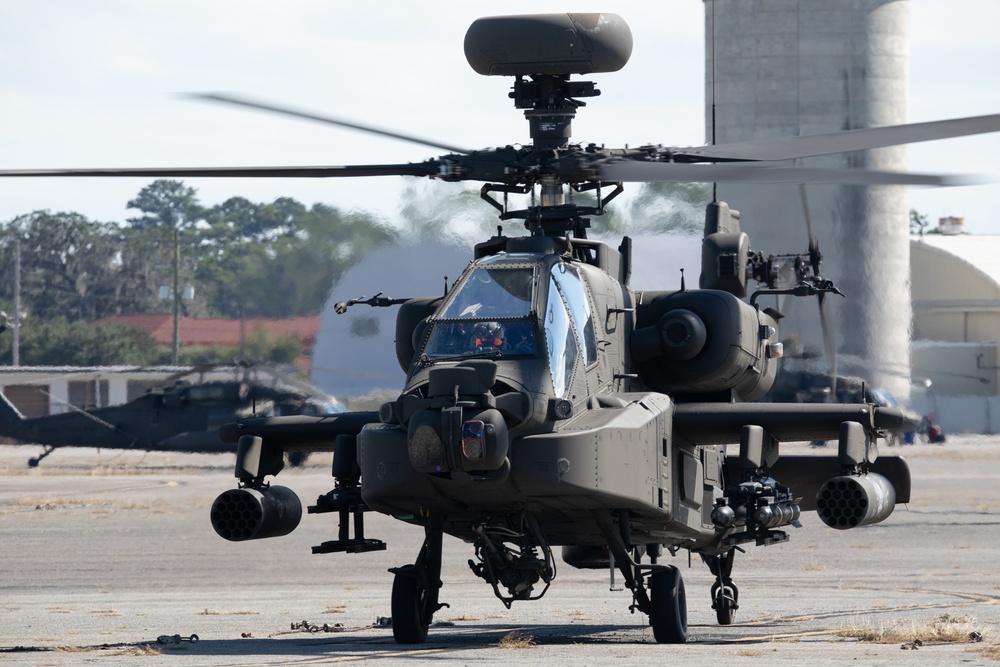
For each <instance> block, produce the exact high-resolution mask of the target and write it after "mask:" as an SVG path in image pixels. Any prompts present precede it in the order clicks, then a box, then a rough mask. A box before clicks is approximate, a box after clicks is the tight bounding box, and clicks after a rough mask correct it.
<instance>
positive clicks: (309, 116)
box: [186, 93, 472, 154]
mask: <svg viewBox="0 0 1000 667" xmlns="http://www.w3.org/2000/svg"><path fill="white" fill-rule="evenodd" d="M186 96H187V97H193V98H195V99H201V100H210V101H212V102H222V103H223V104H234V105H236V106H241V107H247V108H250V109H257V110H259V111H268V112H271V113H280V114H284V115H286V116H294V117H296V118H305V119H306V120H315V121H318V122H320V123H327V124H328V125H337V126H339V127H346V128H348V129H351V130H358V131H360V132H368V133H370V134H377V135H380V136H383V137H390V138H392V139H399V140H401V141H408V142H410V143H413V144H420V145H421V146H430V147H431V148H440V149H441V150H446V151H451V152H452V153H462V154H468V153H471V152H472V151H471V150H468V149H466V148H458V147H456V146H449V145H448V144H442V143H440V142H438V141H431V140H430V139H422V138H420V137H415V136H413V135H410V134H402V133H401V132H395V131H393V130H383V129H381V128H378V127H373V126H371V125H362V124H361V123H357V122H355V121H350V120H345V119H343V118H335V117H334V116H323V115H320V114H317V113H312V112H311V111H302V110H299V109H292V108H290V107H279V106H276V105H274V104H267V103H264V102H257V101H254V100H250V99H247V98H245V97H238V96H236V95H227V94H225V93H188V94H187V95H186Z"/></svg>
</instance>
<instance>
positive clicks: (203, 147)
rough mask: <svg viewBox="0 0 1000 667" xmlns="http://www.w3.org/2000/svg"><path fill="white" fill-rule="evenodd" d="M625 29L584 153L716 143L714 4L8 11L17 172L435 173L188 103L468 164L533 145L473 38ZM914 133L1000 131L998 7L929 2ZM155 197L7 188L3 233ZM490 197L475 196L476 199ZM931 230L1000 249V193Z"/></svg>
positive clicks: (941, 167)
mask: <svg viewBox="0 0 1000 667" xmlns="http://www.w3.org/2000/svg"><path fill="white" fill-rule="evenodd" d="M602 9H603V10H605V11H613V12H615V13H618V14H620V15H621V16H623V17H624V18H625V20H626V21H627V22H628V23H629V25H630V26H631V28H632V32H633V38H634V44H635V46H634V50H633V54H632V58H631V61H630V62H629V64H628V65H627V66H626V67H625V69H624V70H622V71H621V72H617V73H612V74H600V75H593V76H592V77H588V78H591V79H592V80H594V81H596V82H597V83H598V87H599V88H600V89H601V90H602V91H603V95H602V96H600V97H597V98H592V99H590V100H588V101H587V107H586V108H585V109H582V110H581V111H580V113H579V115H578V116H577V119H576V120H575V122H574V126H573V137H574V140H576V141H579V142H581V143H583V142H595V143H603V144H606V145H608V146H621V145H626V144H627V145H638V144H643V143H662V144H666V145H674V146H688V145H698V144H702V143H704V140H705V136H704V135H705V133H704V126H703V117H704V116H703V114H704V108H703V104H704V93H703V91H704V83H703V82H704V71H703V68H704V64H703V63H704V18H703V13H704V9H703V3H702V2H701V0H660V1H657V2H650V0H642V1H640V2H631V1H629V0H615V1H614V2H606V3H603V4H596V5H595V4H594V3H593V2H592V1H591V0H583V1H580V2H551V1H548V0H534V1H532V2H522V1H519V0H506V2H504V3H502V4H501V5H490V4H487V3H474V2H468V1H467V0H466V1H460V0H423V1H422V2H391V3H390V2H358V3H334V2H328V1H322V0H281V1H280V2H279V1H276V0H198V1H192V0H142V1H141V2H137V1H135V0H90V1H88V2H78V1H77V0H32V2H13V1H7V2H4V3H2V4H0V103H2V107H0V169H2V168H7V169H17V168H70V167H152V166H165V167H166V166H177V167H185V166H238V165H247V166H278V165H296V166H299V165H324V164H365V163H385V162H388V163H396V162H418V161H422V160H424V159H426V158H428V157H432V156H435V155H437V154H439V153H440V151H436V150H434V149H430V148H426V147H422V146H417V145H411V144H405V143H399V142H396V141H392V140H389V139H383V138H377V137H372V136H370V135H365V134H360V133H355V132H349V131H345V130H339V129H335V128H328V127H324V126H321V125H317V124H312V123H308V122H305V121H298V120H294V119H288V118H283V117H277V116H269V115H263V114H259V113H253V112H249V111H244V110H241V109H237V108H230V107H224V106H218V105H212V104H208V103H204V102H197V101H191V100H186V99H182V98H180V97H178V96H177V94H178V93H184V92H192V91H229V92H234V93H241V94H246V95H250V96H255V97H259V98H264V99H269V100H273V101H276V102H279V103H282V104H286V105H289V106H295V107H299V108H304V109H312V110H315V111H318V112H323V113H328V114H333V115H338V116H342V117H345V118H353V119H357V120H359V121H361V122H364V123H369V124H373V125H378V126H382V127H387V128H392V129H397V130H400V131H403V132H408V133H412V134H415V135H419V136H424V137H428V138H432V139H437V140H439V141H441V142H443V143H449V144H453V145H457V146H463V147H469V148H482V147H487V146H495V145H498V144H499V145H503V144H507V143H518V142H528V128H527V122H526V121H525V120H524V118H523V116H522V114H521V112H520V111H518V110H516V109H514V107H513V103H512V102H511V101H510V100H509V99H508V98H507V92H508V90H509V87H510V85H511V80H510V79H508V78H503V77H483V76H480V75H478V74H476V73H475V72H473V71H472V69H471V68H470V67H469V66H468V64H467V63H466V61H465V57H464V54H463V49H462V44H463V39H464V35H465V30H466V28H467V27H468V25H469V24H470V23H471V22H472V21H473V20H474V19H475V18H477V17H479V16H482V15H488V14H496V13H504V14H514V13H537V12H556V11H600V10H602ZM910 17H911V26H910V38H911V46H912V62H911V87H910V110H909V114H910V120H911V121H922V120H937V119H943V118H949V117H958V116H971V115H980V114H988V113H1000V81H998V75H997V73H996V69H995V63H996V62H998V60H1000V44H998V40H997V39H996V27H997V26H998V25H1000V2H998V1H997V0H912V2H911V3H910ZM998 156H1000V133H998V134H994V135H990V136H989V137H987V138H982V137H980V138H974V139H961V140H948V141H940V142H934V143H931V144H923V145H920V146H913V147H911V149H910V168H911V171H922V172H936V173H956V172H958V173H984V174H990V175H994V176H997V175H1000V166H997V165H996V160H997V158H998ZM150 180H151V179H119V180H110V179H92V178H88V179H23V180H22V179H16V180H14V179H11V180H4V181H2V182H0V223H2V222H6V221H9V220H10V219H12V218H13V217H15V216H17V215H20V214H24V213H28V212H31V211H33V210H37V209H49V210H51V211H76V212H79V213H82V214H84V215H86V216H88V217H90V218H92V219H96V220H105V221H123V220H124V219H125V218H126V217H128V216H129V215H134V214H135V211H132V212H129V211H127V210H126V202H127V201H128V200H129V199H130V198H132V197H134V196H135V194H136V193H137V192H138V191H139V190H140V189H141V188H142V187H144V186H145V185H146V184H148V183H149V182H150ZM186 182H187V183H188V184H189V185H191V186H193V187H195V188H197V190H198V193H199V197H200V199H201V201H202V203H203V204H206V205H211V204H217V203H220V202H222V201H223V200H225V199H227V198H228V197H230V196H235V195H239V196H243V197H246V198H248V199H250V200H252V201H255V202H265V201H271V200H273V199H274V198H275V197H278V196H291V197H294V198H296V199H299V200H300V201H302V202H303V203H306V204H312V203H313V202H317V201H319V202H324V203H327V204H331V205H334V206H339V207H341V208H365V209H371V210H375V211H377V212H381V213H383V214H384V215H387V216H392V215H393V213H394V211H395V210H396V201H397V197H398V193H399V191H400V189H401V187H402V184H403V183H406V182H409V183H417V184H419V186H420V187H422V188H425V187H436V188H455V187H459V186H456V185H453V184H426V185H425V184H423V182H418V181H417V180H416V179H403V178H401V177H386V178H369V179H325V180H311V181H305V180H281V181H275V180H257V179H254V180H250V179H247V180H242V181H233V180H214V181H213V180H208V179H203V180H196V179H187V181H186ZM475 187H478V186H475ZM910 203H911V206H912V207H914V208H917V209H918V210H919V211H921V212H922V213H925V214H927V215H928V216H929V217H930V218H931V219H932V220H936V219H937V218H938V217H940V216H945V215H958V216H964V217H965V218H966V228H967V231H969V232H972V233H978V234H986V233H991V234H1000V213H998V212H997V210H996V207H997V204H998V203H1000V185H988V186H975V187H963V188H953V189H946V190H937V191H930V190H926V189H919V190H918V189H911V196H910Z"/></svg>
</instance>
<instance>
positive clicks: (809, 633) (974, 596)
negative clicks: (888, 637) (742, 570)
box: [719, 588, 1000, 644]
mask: <svg viewBox="0 0 1000 667" xmlns="http://www.w3.org/2000/svg"><path fill="white" fill-rule="evenodd" d="M848 590H850V589H848ZM854 590H871V589H867V588H855V589H854ZM898 590H899V591H900V592H905V593H929V594H934V595H950V596H953V597H958V598H963V599H965V600H966V602H937V603H934V604H912V605H900V606H898V607H881V608H878V609H854V610H841V611H832V612H827V613H823V614H805V615H801V616H784V617H778V618H771V619H767V620H762V621H748V622H746V623H740V624H739V625H740V626H742V627H763V626H768V625H779V624H786V623H802V622H805V621H817V620H825V619H831V618H838V617H844V616H858V615H861V614H871V615H875V614H879V615H882V614H892V613H897V612H904V611H919V610H934V609H953V608H955V607H977V606H980V605H983V606H985V605H994V604H1000V596H995V595H983V594H981V593H965V592H960V591H941V590H936V589H927V588H904V589H898ZM839 630H840V628H828V629H825V630H803V631H801V632H789V633H778V634H772V635H760V636H757V637H734V638H732V639H725V638H723V639H721V640H719V641H721V642H722V643H725V644H742V643H748V644H754V643H760V642H766V641H774V640H778V639H795V638H799V637H815V636H821V635H832V634H835V633H837V632H839Z"/></svg>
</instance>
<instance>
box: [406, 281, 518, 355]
mask: <svg viewBox="0 0 1000 667" xmlns="http://www.w3.org/2000/svg"><path fill="white" fill-rule="evenodd" d="M534 279H535V273H534V270H533V269H532V268H531V267H524V266H521V267H508V268H502V267H490V268H477V269H475V270H474V271H472V272H471V273H470V274H468V275H467V276H466V277H465V279H464V281H462V282H461V283H459V284H458V285H456V286H455V289H454V290H453V291H452V293H451V294H450V295H449V301H448V303H447V305H446V306H445V308H444V310H442V311H441V313H440V314H439V315H438V316H437V317H436V318H434V320H432V327H431V332H430V336H429V337H428V339H427V345H426V346H425V348H424V355H425V356H426V357H427V358H428V359H441V358H445V357H464V356H474V355H489V356H530V355H534V354H535V351H536V348H537V346H536V343H535V341H536V339H537V335H536V331H537V325H536V323H535V317H534V315H533V311H532V297H533V295H534V284H535V280H534Z"/></svg>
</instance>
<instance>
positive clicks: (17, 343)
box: [10, 236, 21, 366]
mask: <svg viewBox="0 0 1000 667" xmlns="http://www.w3.org/2000/svg"><path fill="white" fill-rule="evenodd" d="M11 329H12V330H13V337H12V341H13V342H12V343H11V350H10V361H11V365H12V366H19V365H20V364H21V237H20V236H18V237H17V238H16V239H14V321H13V322H12V326H11Z"/></svg>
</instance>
